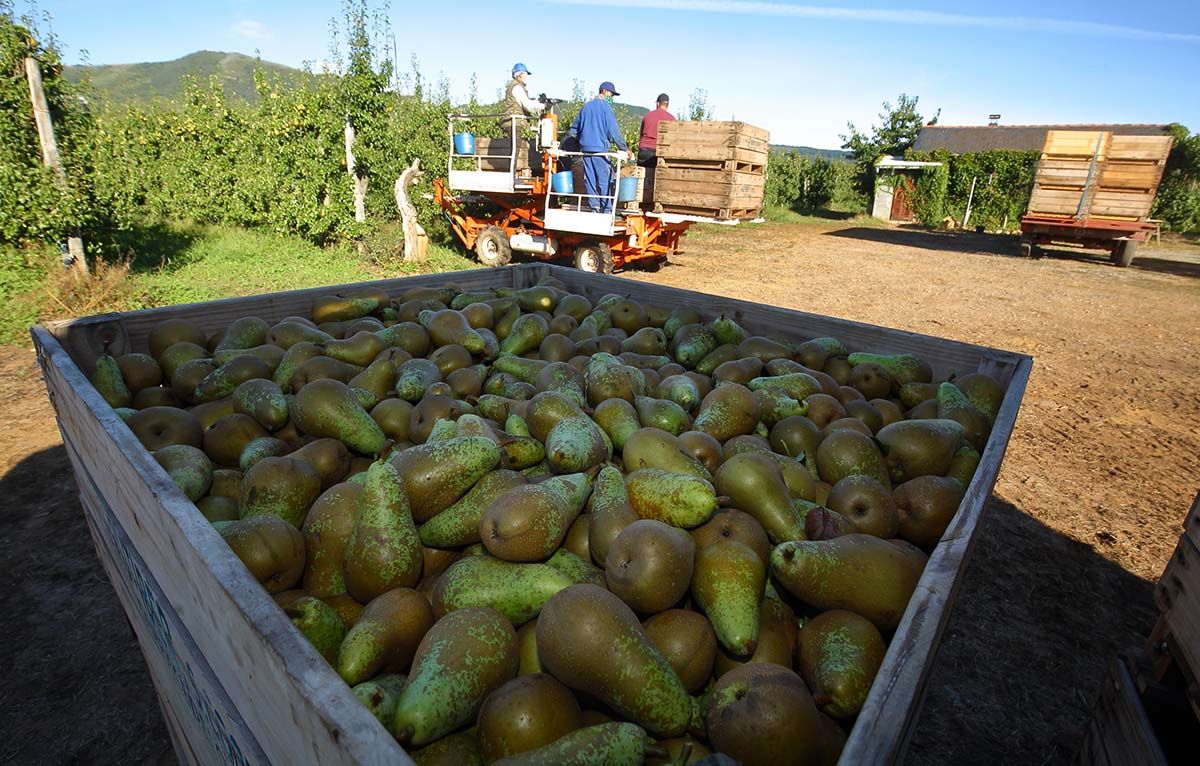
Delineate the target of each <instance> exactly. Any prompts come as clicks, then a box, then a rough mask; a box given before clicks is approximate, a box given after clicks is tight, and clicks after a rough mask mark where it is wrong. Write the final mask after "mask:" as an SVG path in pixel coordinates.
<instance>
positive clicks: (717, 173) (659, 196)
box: [654, 165, 766, 219]
mask: <svg viewBox="0 0 1200 766" xmlns="http://www.w3.org/2000/svg"><path fill="white" fill-rule="evenodd" d="M765 185H766V176H764V175H762V174H761V173H745V172H740V171H735V170H701V169H698V168H675V167H669V166H665V165H659V167H658V168H657V172H656V173H655V175H654V202H655V205H656V209H660V210H662V211H664V212H671V213H695V214H697V215H711V216H712V217H713V218H722V219H732V218H757V217H758V216H759V214H760V213H761V212H762V204H763V192H764V190H765Z"/></svg>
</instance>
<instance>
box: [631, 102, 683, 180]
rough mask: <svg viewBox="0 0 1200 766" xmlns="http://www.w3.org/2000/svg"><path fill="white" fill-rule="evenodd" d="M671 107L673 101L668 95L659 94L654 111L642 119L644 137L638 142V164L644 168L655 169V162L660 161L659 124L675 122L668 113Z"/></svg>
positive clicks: (673, 116) (672, 116)
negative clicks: (664, 121) (668, 108)
mask: <svg viewBox="0 0 1200 766" xmlns="http://www.w3.org/2000/svg"><path fill="white" fill-rule="evenodd" d="M670 105H671V99H670V98H668V97H667V94H666V93H659V94H658V103H657V104H656V105H655V108H654V111H652V112H646V116H645V117H643V118H642V137H641V140H639V141H638V156H637V164H639V165H641V166H642V167H644V168H652V167H654V164H655V160H657V159H658V124H659V123H660V122H662V121H663V120H666V121H667V122H674V120H675V115H673V114H671V113H670V112H668V111H667V107H668V106H670Z"/></svg>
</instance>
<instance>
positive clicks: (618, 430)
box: [592, 399, 642, 450]
mask: <svg viewBox="0 0 1200 766" xmlns="http://www.w3.org/2000/svg"><path fill="white" fill-rule="evenodd" d="M592 420H594V421H596V425H598V426H600V427H601V428H603V429H604V433H606V434H608V438H609V439H610V440H611V441H612V443H613V447H615V448H616V449H618V450H619V449H623V448H624V447H625V440H626V439H628V438H629V436H630V435H631V434H632V433H633V432H634V431H636V430H638V429H639V428H641V427H642V424H641V422H640V421H639V420H638V412H637V409H635V408H634V406H633V405H632V404H630V403H629V402H627V401H625V400H624V399H605V400H604V401H602V402H600V404H598V405H596V408H595V410H594V411H593V412H592Z"/></svg>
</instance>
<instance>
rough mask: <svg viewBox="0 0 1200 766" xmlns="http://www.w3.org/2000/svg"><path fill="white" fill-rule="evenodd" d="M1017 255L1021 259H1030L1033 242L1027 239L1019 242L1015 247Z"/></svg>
mask: <svg viewBox="0 0 1200 766" xmlns="http://www.w3.org/2000/svg"><path fill="white" fill-rule="evenodd" d="M1017 255H1019V256H1021V257H1022V258H1032V257H1033V242H1031V241H1029V240H1027V239H1023V240H1021V243H1020V244H1019V245H1017Z"/></svg>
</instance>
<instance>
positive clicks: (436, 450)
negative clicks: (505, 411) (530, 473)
mask: <svg viewBox="0 0 1200 766" xmlns="http://www.w3.org/2000/svg"><path fill="white" fill-rule="evenodd" d="M414 412H415V410H414ZM499 463H500V448H499V447H498V446H497V445H496V442H495V441H494V440H492V439H489V438H488V437H486V436H455V437H452V438H449V439H446V440H445V441H440V442H430V443H428V444H422V445H420V446H417V447H410V448H409V449H406V450H404V451H403V452H400V453H398V454H397V455H396V456H395V457H393V458H391V464H392V465H394V466H395V467H396V469H397V470H398V471H399V472H400V475H401V477H402V479H403V482H404V491H405V493H406V494H407V495H408V499H409V503H410V506H411V508H412V515H413V518H414V519H415V520H416V521H417V522H418V523H424V522H426V521H428V520H429V519H431V518H433V517H434V516H435V515H437V514H438V513H440V512H441V511H443V510H445V509H446V508H449V507H450V506H451V505H452V504H453V503H454V502H455V501H457V500H458V499H459V498H460V497H462V496H463V495H465V494H466V493H467V491H468V490H470V489H471V487H473V486H475V483H476V482H477V481H479V480H480V479H481V478H483V476H484V475H485V474H487V473H488V472H489V471H491V470H492V469H494V468H495V467H496V466H497V465H498V464H499Z"/></svg>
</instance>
